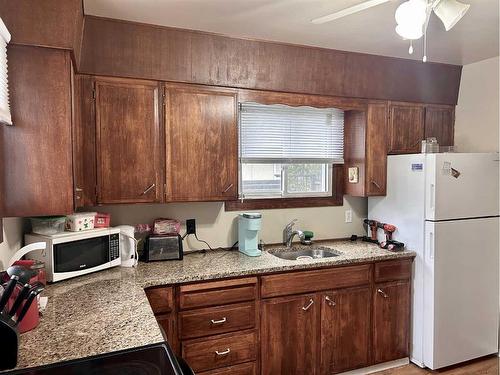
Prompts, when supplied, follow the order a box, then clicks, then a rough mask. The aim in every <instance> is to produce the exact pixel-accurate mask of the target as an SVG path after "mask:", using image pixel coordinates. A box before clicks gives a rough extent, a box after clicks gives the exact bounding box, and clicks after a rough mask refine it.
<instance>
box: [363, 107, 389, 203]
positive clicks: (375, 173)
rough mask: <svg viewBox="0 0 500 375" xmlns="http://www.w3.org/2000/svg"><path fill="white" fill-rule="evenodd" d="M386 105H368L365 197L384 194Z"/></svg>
mask: <svg viewBox="0 0 500 375" xmlns="http://www.w3.org/2000/svg"><path fill="white" fill-rule="evenodd" d="M386 180H387V103H370V104H368V108H367V115H366V196H377V195H382V196H383V195H385V194H386Z"/></svg>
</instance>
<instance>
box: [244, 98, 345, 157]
mask: <svg viewBox="0 0 500 375" xmlns="http://www.w3.org/2000/svg"><path fill="white" fill-rule="evenodd" d="M343 155H344V112H343V111H342V110H339V109H336V108H312V107H290V106H287V105H281V104H272V105H265V104H259V103H253V102H246V103H241V104H240V158H241V162H242V163H311V164H312V163H329V164H341V163H343V162H344V157H343Z"/></svg>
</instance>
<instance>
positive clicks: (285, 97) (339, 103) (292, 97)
mask: <svg viewBox="0 0 500 375" xmlns="http://www.w3.org/2000/svg"><path fill="white" fill-rule="evenodd" d="M238 102H240V103H244V102H257V103H260V104H285V105H289V106H293V107H299V106H309V107H316V108H338V109H342V110H345V111H348V110H353V109H359V110H362V109H366V104H367V101H366V100H365V99H356V98H342V97H338V96H324V95H311V94H294V93H287V92H275V91H259V90H238Z"/></svg>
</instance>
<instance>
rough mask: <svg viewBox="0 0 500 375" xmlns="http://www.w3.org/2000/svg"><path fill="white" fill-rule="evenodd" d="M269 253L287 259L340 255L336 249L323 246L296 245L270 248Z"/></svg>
mask: <svg viewBox="0 0 500 375" xmlns="http://www.w3.org/2000/svg"><path fill="white" fill-rule="evenodd" d="M267 252H268V253H269V254H271V255H274V256H275V257H278V258H281V259H286V260H303V259H323V258H333V257H336V256H339V255H340V253H339V252H338V251H336V250H333V249H330V248H328V247H323V246H294V247H291V248H287V247H277V248H274V249H269V250H268V251H267Z"/></svg>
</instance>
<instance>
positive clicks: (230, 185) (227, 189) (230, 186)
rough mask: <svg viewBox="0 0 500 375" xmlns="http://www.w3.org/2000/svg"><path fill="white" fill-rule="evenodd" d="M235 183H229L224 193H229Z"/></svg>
mask: <svg viewBox="0 0 500 375" xmlns="http://www.w3.org/2000/svg"><path fill="white" fill-rule="evenodd" d="M233 185H234V184H229V186H228V187H227V188H225V189H224V190H222V194H224V193H227V192H228V191H229V189H231V188H232V187H233Z"/></svg>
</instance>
